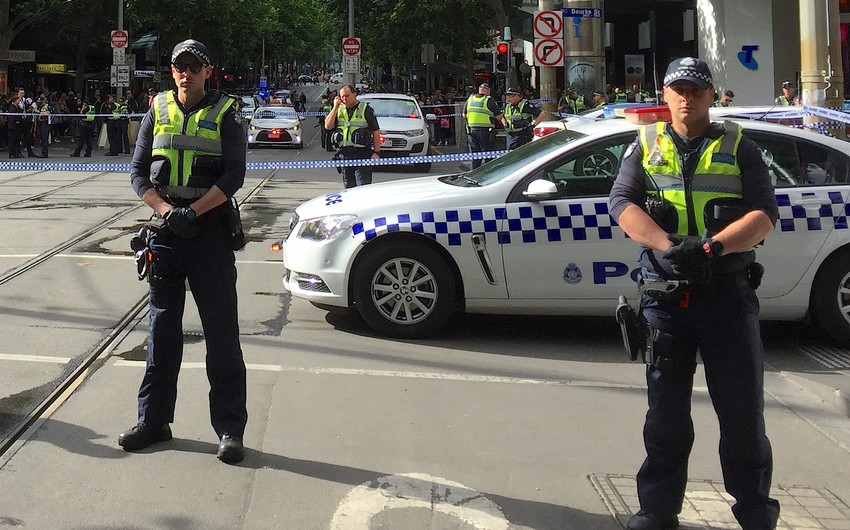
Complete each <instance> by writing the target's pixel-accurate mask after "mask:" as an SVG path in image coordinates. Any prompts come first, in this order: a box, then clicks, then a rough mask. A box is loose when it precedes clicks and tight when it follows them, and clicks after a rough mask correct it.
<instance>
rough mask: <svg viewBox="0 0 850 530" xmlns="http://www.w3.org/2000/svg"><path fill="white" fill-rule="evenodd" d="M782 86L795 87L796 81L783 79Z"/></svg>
mask: <svg viewBox="0 0 850 530" xmlns="http://www.w3.org/2000/svg"><path fill="white" fill-rule="evenodd" d="M782 88H794V83H792V82H791V81H783V82H782Z"/></svg>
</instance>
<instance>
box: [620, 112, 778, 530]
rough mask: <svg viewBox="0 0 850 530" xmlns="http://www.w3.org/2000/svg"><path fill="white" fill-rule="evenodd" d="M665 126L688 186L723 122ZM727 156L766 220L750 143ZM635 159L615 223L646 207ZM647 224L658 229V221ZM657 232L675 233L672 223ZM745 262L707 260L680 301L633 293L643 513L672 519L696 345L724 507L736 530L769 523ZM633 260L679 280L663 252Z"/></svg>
mask: <svg viewBox="0 0 850 530" xmlns="http://www.w3.org/2000/svg"><path fill="white" fill-rule="evenodd" d="M665 130H666V134H667V135H668V136H669V137H670V138H671V139H672V141H673V143H674V145H675V150H676V153H677V155H678V157H679V167H681V168H682V176H683V181H684V182H685V183H687V182H689V181H691V180H692V179H693V175H694V172H695V168H696V166H697V163H698V161H699V160H700V156H701V154H702V152H703V150H704V149H705V148H706V146H707V144H708V143H709V142H710V141H711V140H712V139H716V138H719V137H720V136H722V135H723V134H724V131H725V128H724V125H723V124H719V123H713V124H712V125H711V127H710V129H709V131H708V132H707V133H706V135H705V136H703V137H699V138H694V139H692V140H688V139H687V138H685V137H682V136H680V135H678V134H677V133H676V132H675V131H674V130H673V129H672V127H671V126H670V124H667V125H666V127H665ZM735 156H736V157H737V163H738V165H739V167H740V173H741V175H740V178H741V187H742V196H743V199H742V200H743V205H744V210H745V211H757V210H761V211H762V212H764V213H765V214H767V216H768V217H769V218H770V220H771V221H772V222H773V223H775V222H776V219H777V217H778V208H777V205H776V197H775V195H774V190H773V187H772V186H771V182H770V178H769V175H768V172H767V168H766V166H765V164H764V162H763V160H762V158H761V155H760V154H759V151H758V148H757V147H756V145H755V143H754V142H752V141H751V140H749V139H747V138H746V137H744V138H741V140H740V143H739V145H738V148H737V153H736V154H735ZM643 160H644V153H643V147H642V146H641V143H640V142H639V141H637V142H635V143H634V144H632V145H631V146H630V147H629V149H628V150H627V152H626V155H625V157H624V160H623V163H622V166H621V168H620V173H619V175H618V177H617V179H616V181H615V183H614V186H613V188H612V190H611V194H610V198H609V205H610V212H611V216H612V217H613V218H614V219H615V220H617V219H618V218H619V216H620V214H621V213H622V212H623V210H624V209H625V208H626V207H627V206H629V205H631V204H634V205H637V206H639V207H641V208H643V209H644V210H645V211H646V207H645V204H646V200H647V193H648V192H651V191H653V190H652V189H651V188H652V187H653V183H652V180H651V177H647V175H648V173H647V172H646V171H645V168H644V165H643V163H642V161H643ZM648 181H649V182H648ZM685 187H686V189H687V184H686V185H685ZM696 215H699V216H702V215H703V214H702V212H696ZM654 220H655V219H654ZM656 223H658V224H659V226H662V223H661V222H659V221H658V220H656ZM662 228H664V229H665V230H666V231H667V232H672V233H676V228H675V225H674V226H672V227H670V226H667V227H665V226H662ZM692 235H700V236H702V235H703V234H692ZM721 253H722V250H721ZM754 261H755V252H754V251H753V250H750V251H748V252H740V253H734V254H728V255H720V256H719V257H717V258H714V259H711V260H710V261H709V263H710V265H711V273H710V274H709V276H710V279H708V280H707V283H704V284H701V285H696V286H695V287H693V289H692V291H691V292H690V293H688V294H687V295H686V297H685V298H684V299H678V300H676V299H675V298H674V299H671V300H659V299H655V298H653V297H650V296H648V295H646V294H642V295H641V315H642V319H643V320H644V322H645V323H646V324H648V329H649V334H650V338H649V340H648V341H647V348H648V349H649V348H651V349H653V350H655V351H654V352H653V351H651V350H650V351H647V353H646V355H647V359H646V362H647V366H646V381H647V394H648V401H649V411H648V413H647V415H646V423H645V426H644V443H645V446H646V451H647V457H646V460H645V461H644V463H643V465H642V467H641V469H640V471H639V473H638V476H637V486H638V496H639V499H640V505H641V510H642V512H647V513H651V514H661V515H666V516H671V517H672V516H674V515H675V514H678V513H679V512H680V511H681V508H682V503H683V499H684V494H685V487H686V483H687V479H688V470H687V468H688V457H689V455H690V451H691V447H692V445H693V441H694V426H693V421H692V419H691V404H690V403H691V393H692V389H693V376H694V372H695V369H696V354H697V350H699V353H700V357H701V358H702V361H703V366H704V370H705V377H706V383H707V386H708V389H709V394H710V396H711V400H712V403H713V404H714V408H715V411H716V413H717V416H718V420H719V422H720V432H721V439H720V461H721V467H722V469H723V477H724V481H725V486H726V489H727V491H728V492H729V493H730V494H731V495H732V496H733V497H735V499H736V501H737V502H736V504H735V506H734V507H733V513H734V515H735V516H736V518H737V519H738V521H739V522H740V523H741V525H742V527H743V528H745V529H747V528H753V529H755V528H768V529H769V528H774V526H775V524H776V520H777V518H778V515H779V503H778V502H777V501H775V500H773V499H771V498H770V497H769V490H770V484H771V474H772V469H773V461H772V454H771V447H770V442H769V440H768V438H767V435H766V432H765V423H764V367H763V354H764V352H763V347H762V342H761V337H760V334H759V322H758V313H759V303H758V298H757V296H756V294H755V291H754V289H753V287H752V283H751V279H750V276H751V264H752V263H753V262H754ZM639 263H640V267H641V276H642V277H643V278H648V279H662V280H671V279H681V278H682V277H681V276H680V275H677V272H676V271H675V270H674V269H675V268H674V267H672V266H671V264H670V262H669V261H668V260H667V259H665V258H664V256H663V253H662V252H659V251H656V250H654V249H651V248H647V247H641V250H640V257H639ZM669 527H672V526H669ZM665 528H666V526H665Z"/></svg>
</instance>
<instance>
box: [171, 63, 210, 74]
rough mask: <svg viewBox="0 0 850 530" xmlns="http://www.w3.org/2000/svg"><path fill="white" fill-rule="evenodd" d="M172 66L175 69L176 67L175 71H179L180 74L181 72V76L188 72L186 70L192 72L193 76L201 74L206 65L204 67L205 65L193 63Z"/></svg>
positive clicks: (173, 64)
mask: <svg viewBox="0 0 850 530" xmlns="http://www.w3.org/2000/svg"><path fill="white" fill-rule="evenodd" d="M171 66H173V67H174V69H175V70H177V71H178V72H180V73H181V74H182V73H183V72H185V71H186V69H189V70H191V71H192V73H193V74H197V73H199V72H200V71H201V70H203V68H204V66H205V65H203V64H201V63H191V64H178V63H171Z"/></svg>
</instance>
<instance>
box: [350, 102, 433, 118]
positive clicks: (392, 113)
mask: <svg viewBox="0 0 850 530" xmlns="http://www.w3.org/2000/svg"><path fill="white" fill-rule="evenodd" d="M363 101H365V102H366V103H368V104H369V106H370V107H372V110H373V111H375V116H377V117H381V116H384V117H392V118H419V117H420V116H421V114H420V113H419V105H417V104H416V102H415V101H410V100H407V99H384V98H374V99H364V100H363Z"/></svg>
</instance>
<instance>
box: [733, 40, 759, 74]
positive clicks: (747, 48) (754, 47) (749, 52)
mask: <svg viewBox="0 0 850 530" xmlns="http://www.w3.org/2000/svg"><path fill="white" fill-rule="evenodd" d="M758 49H759V47H758V44H749V45H744V46H741V51H739V52H738V60H739V61H741V64H743V65H744V66H745V67H747V68H749V69H750V70H758V69H759V63H758V62H757V61H756V58H755V57H753V52H755V51H758Z"/></svg>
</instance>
